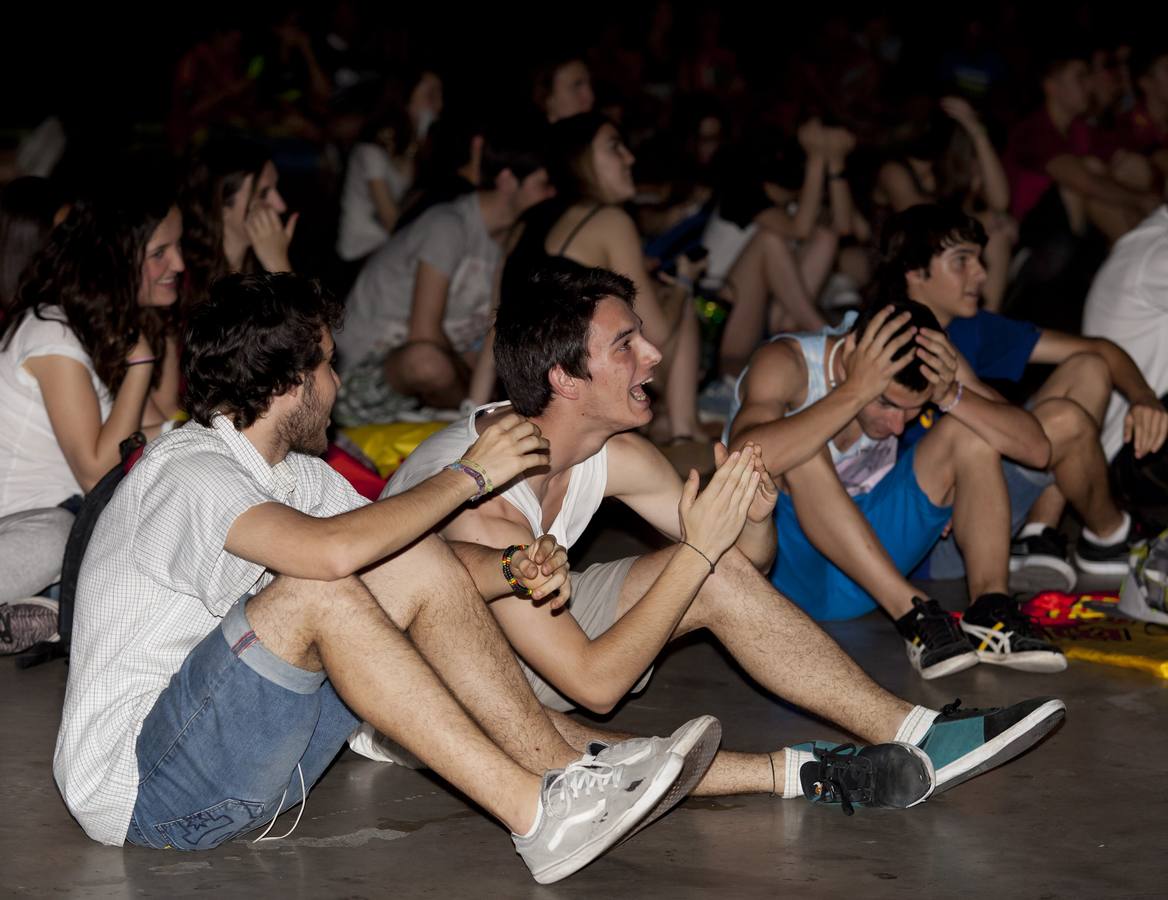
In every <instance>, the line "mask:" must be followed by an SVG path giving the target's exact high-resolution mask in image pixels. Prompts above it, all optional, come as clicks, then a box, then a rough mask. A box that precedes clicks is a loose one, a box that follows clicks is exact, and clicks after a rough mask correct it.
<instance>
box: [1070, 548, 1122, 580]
mask: <svg viewBox="0 0 1168 900" xmlns="http://www.w3.org/2000/svg"><path fill="white" fill-rule="evenodd" d="M1075 566H1076V568H1078V570H1079V571H1080V572H1084V573H1086V574H1087V575H1110V576H1113V577H1115V578H1122V577H1123V576H1124V575H1126V574H1127V573H1128V570H1129V568H1130V567H1129V566H1128V563H1127V560H1124V561H1123V562H1094V561H1093V560H1090V559H1083V557H1081V556H1079V554H1078V553H1076V554H1075Z"/></svg>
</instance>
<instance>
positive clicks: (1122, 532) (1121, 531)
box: [1083, 513, 1131, 547]
mask: <svg viewBox="0 0 1168 900" xmlns="http://www.w3.org/2000/svg"><path fill="white" fill-rule="evenodd" d="M1129 531H1131V516H1129V515H1128V514H1127V513H1124V514H1123V524H1122V525H1120V526H1119V527H1118V528H1117V529H1115V531H1113V532H1111V534H1096V533H1095V532H1094V531H1092V530H1091V529H1090V528H1087V527H1086V526H1084V527H1083V537H1085V538H1086V539H1087V540H1089V541H1090V542H1091V543H1092V544H1098V545H1099V546H1101V547H1107V546H1109V545H1111V544H1118V543H1119V542H1120V541H1122V540H1124V539H1125V538H1126V537H1127V535H1128V532H1129Z"/></svg>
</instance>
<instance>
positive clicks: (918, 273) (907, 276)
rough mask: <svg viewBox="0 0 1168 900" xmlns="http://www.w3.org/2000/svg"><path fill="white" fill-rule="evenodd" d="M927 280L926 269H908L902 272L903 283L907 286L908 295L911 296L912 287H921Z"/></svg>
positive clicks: (927, 272) (927, 271) (927, 273)
mask: <svg viewBox="0 0 1168 900" xmlns="http://www.w3.org/2000/svg"><path fill="white" fill-rule="evenodd" d="M928 280H929V270H928V269H910V270H909V271H907V272H905V273H904V284H905V287H907V288H908V293H909V296H912V292H913V288H919V287H921V286H922V285H923V284H924V283H925V282H926V281H928Z"/></svg>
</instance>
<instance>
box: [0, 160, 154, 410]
mask: <svg viewBox="0 0 1168 900" xmlns="http://www.w3.org/2000/svg"><path fill="white" fill-rule="evenodd" d="M116 182H117V183H116V185H111V186H110V187H109V188H108V190H106V191H105V192H103V193H102V194H101V195H99V196H96V197H92V198H90V199H87V200H81V201H79V202H78V203H77V204H75V205H74V206H73V208H72V209H71V210H70V212H69V215H68V216H66V217H65V220H64V221H63V222H62V223H61V224H60V225H58V226H57V227H56V228H54V229H53V230H52V232H50V234H49V239H48V242H47V243H46V244H45V246H44V247H42V248H41V249H40V250H39V251H38V252H37V254H36V255H35V256H34V257H33V258H32V260H30V261H29V264H28V267H27V268H26V269H25V270H24V274H23V275H22V277H21V280H20V285H19V287H18V288H17V290H16V297H15V299H14V301H13V304H12V307H11V309H10V310H9V311H8V317H7V319H6V320H5V322H4V326H3V329H2V330H0V346H3V347H7V346H8V344H9V343H10V342H11V340H12V335H13V334H14V333H15V332H16V329H17V328H18V327H19V325H20V323H21V322H22V321H24V318H25V316H27V315H35V316H36V317H37V318H39V319H49V318H53V317H52V316H46V315H45V311H46V310H47V309H48V308H50V307H54V306H59V307H60V308H61V310H62V312H63V313H64V316H65V323H66V324H67V325H68V326H69V328H70V329H71V330H72V331H73V333H74V334H75V335H77V339H78V340H79V341H80V342H81V346H82V347H84V348H85V352H86V353H88V354H89V357H90V359H91V360H92V361H93V368H94V371H95V372H96V373H97V376H98V378H100V379H101V380H102V382H103V383H104V384H105V386H106V387H107V388H108V389H109V391H110V393H111V394H116V393H117V391H118V388H119V387H121V384H122V379H123V378H124V377H125V375H126V357H127V356H128V355H129V353H130V351H131V350H132V349H133V348H134V346H135V344H136V343H137V341H138V337H139V335H142V334H144V335H146V336H147V338H148V339H149V341H150V345H151V347H152V348H153V352H154V355H155V356H158V357H161V356H162V355H163V354H164V353H165V351H166V346H165V337H166V333H167V332H168V331H169V330H170V329H171V322H172V321H173V319H172V311H171V310H169V309H155V308H142V307H140V306H139V305H138V295H139V292H140V291H141V287H142V265H143V262H144V261H145V256H146V245H147V244H148V243H149V242H150V237H151V235H153V234H154V230H155V229H156V228H157V227H158V226H159V224H160V223H161V222H162V220H163V219H165V218H166V216H167V215H168V214H169V212H170V210H171V209H172V208H173V207H174V190H173V182H171V181H170V179H169V178H168V177H166V176H165V174H164V173H162V172H150V173H142V174H141V175H140V176H139V177H135V178H118V179H116ZM161 371H162V370H161V366H156V367H155V370H154V383H155V385H157V381H158V379H159V377H160V376H161Z"/></svg>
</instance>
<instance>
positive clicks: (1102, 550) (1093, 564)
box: [1075, 528, 1132, 578]
mask: <svg viewBox="0 0 1168 900" xmlns="http://www.w3.org/2000/svg"><path fill="white" fill-rule="evenodd" d="M1131 549H1132V529H1131V528H1129V529H1128V535H1127V537H1125V538H1124V539H1123V540H1122V541H1116V542H1115V543H1114V544H1106V545H1105V544H1096V543H1095V542H1094V541H1090V540H1088V539H1087V538H1086V536H1085V535H1079V540H1078V541H1077V542H1076V543H1075V565H1076V566H1077V567H1078V569H1079V571H1080V572H1086V573H1087V574H1088V575H1109V576H1112V577H1115V578H1122V577H1123V576H1124V575H1126V574H1127V572H1128V558H1129V557H1130V556H1131Z"/></svg>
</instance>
